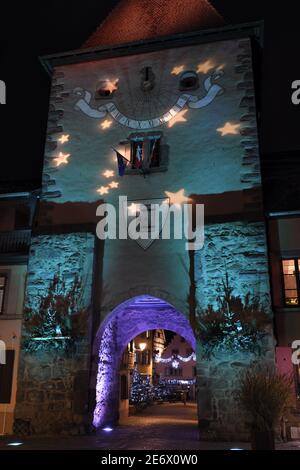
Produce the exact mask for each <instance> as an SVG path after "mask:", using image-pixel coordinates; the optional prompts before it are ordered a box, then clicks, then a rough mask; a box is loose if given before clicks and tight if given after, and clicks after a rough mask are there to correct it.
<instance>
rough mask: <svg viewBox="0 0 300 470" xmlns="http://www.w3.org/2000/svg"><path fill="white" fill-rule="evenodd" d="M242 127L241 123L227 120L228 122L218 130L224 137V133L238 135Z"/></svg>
mask: <svg viewBox="0 0 300 470" xmlns="http://www.w3.org/2000/svg"><path fill="white" fill-rule="evenodd" d="M240 127H241V125H240V124H232V123H230V122H226V124H225V125H224V126H223V127H219V129H217V131H218V132H220V134H221V136H222V137H224V135H236V134H239V130H240Z"/></svg>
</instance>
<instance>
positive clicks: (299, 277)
mask: <svg viewBox="0 0 300 470" xmlns="http://www.w3.org/2000/svg"><path fill="white" fill-rule="evenodd" d="M284 261H293V262H294V267H295V276H296V290H297V298H298V304H295V305H292V304H288V303H287V298H286V288H285V282H284V276H285V274H284V268H283V262H284ZM299 263H300V256H285V257H282V258H281V276H282V295H283V303H284V306H285V307H286V308H293V309H297V308H298V309H300V269H299Z"/></svg>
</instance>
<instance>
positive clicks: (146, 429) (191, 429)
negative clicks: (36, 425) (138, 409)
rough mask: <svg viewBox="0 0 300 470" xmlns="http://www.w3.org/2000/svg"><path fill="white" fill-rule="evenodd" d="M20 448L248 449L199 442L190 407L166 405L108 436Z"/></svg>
mask: <svg viewBox="0 0 300 470" xmlns="http://www.w3.org/2000/svg"><path fill="white" fill-rule="evenodd" d="M13 440H14V439H11V438H10V439H8V438H7V437H6V438H1V439H0V450H4V449H12V447H8V446H7V443H8V442H11V441H13ZM18 440H21V441H22V443H23V445H22V446H19V447H13V448H14V449H33V450H40V449H43V450H50V449H51V450H60V449H105V450H122V449H124V450H125V449H126V450H138V449H146V450H224V449H230V448H242V449H249V448H250V446H249V444H247V443H239V442H234V443H233V442H231V443H224V442H223V443H222V442H205V441H199V434H198V428H197V419H196V406H195V405H194V404H187V405H186V406H185V405H184V404H182V403H168V404H163V405H155V406H152V407H149V408H147V409H146V410H144V411H143V413H141V414H139V415H136V416H131V417H130V418H129V419H128V422H126V424H123V425H120V426H117V427H116V428H115V429H113V431H112V432H105V431H101V432H100V434H99V435H98V436H75V437H58V438H53V437H49V438H46V437H45V438H40V437H30V438H22V439H18ZM277 447H278V449H287V448H288V449H295V450H299V449H300V442H293V443H288V444H280V445H278V446H277Z"/></svg>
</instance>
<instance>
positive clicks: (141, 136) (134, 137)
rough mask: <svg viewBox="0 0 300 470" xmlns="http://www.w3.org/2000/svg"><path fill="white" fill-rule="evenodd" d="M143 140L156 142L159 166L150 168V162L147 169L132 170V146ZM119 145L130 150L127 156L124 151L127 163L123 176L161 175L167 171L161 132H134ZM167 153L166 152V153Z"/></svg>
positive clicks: (166, 156) (166, 155)
mask: <svg viewBox="0 0 300 470" xmlns="http://www.w3.org/2000/svg"><path fill="white" fill-rule="evenodd" d="M145 140H156V141H158V145H159V157H158V159H159V165H158V166H150V162H147V163H148V165H147V168H145V169H144V170H141V169H140V168H132V166H133V154H132V149H133V144H134V142H138V141H141V142H144V141H145ZM119 144H120V145H124V146H125V148H126V147H127V149H130V154H129V155H128V154H127V152H126V150H125V154H126V158H127V159H128V161H129V163H128V165H127V167H126V169H125V173H124V175H143V174H144V175H145V174H151V173H162V172H165V171H167V170H168V154H166V151H164V148H165V147H166V145H164V141H163V133H162V132H161V131H155V130H153V131H151V132H145V131H144V132H143V131H142V132H134V133H132V134H130V135H129V136H128V137H127V139H125V140H123V141H121V142H120V143H119ZM167 153H168V152H167Z"/></svg>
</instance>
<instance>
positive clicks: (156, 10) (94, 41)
mask: <svg viewBox="0 0 300 470" xmlns="http://www.w3.org/2000/svg"><path fill="white" fill-rule="evenodd" d="M223 24H224V20H223V18H222V17H221V15H219V13H218V12H217V11H216V10H215V8H214V7H213V6H212V5H211V4H210V3H209V1H208V0H188V1H186V0H151V1H149V0H121V1H120V2H119V3H118V4H117V6H116V7H115V8H114V9H113V10H112V11H111V13H110V14H109V15H108V16H107V17H106V18H105V20H104V21H103V22H102V23H101V24H100V26H99V27H98V28H97V30H96V31H95V32H94V33H93V34H92V35H91V36H90V37H89V38H88V40H87V41H86V42H85V43H84V44H83V47H84V48H85V47H101V46H109V45H110V46H111V45H117V44H123V43H128V42H134V41H141V40H146V39H153V38H156V37H160V36H168V35H172V34H176V33H186V32H190V31H197V30H199V29H208V28H212V27H218V26H222V25H223Z"/></svg>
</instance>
